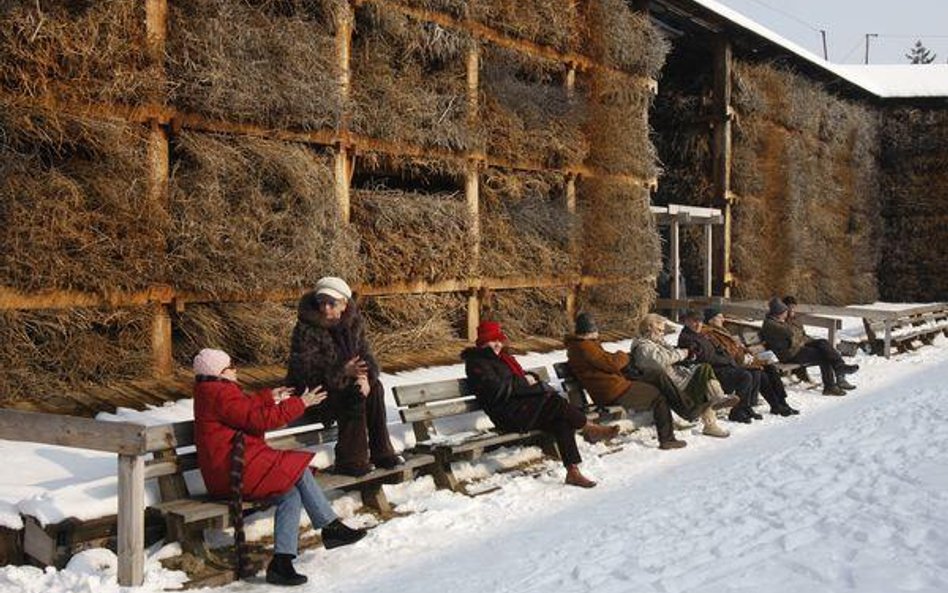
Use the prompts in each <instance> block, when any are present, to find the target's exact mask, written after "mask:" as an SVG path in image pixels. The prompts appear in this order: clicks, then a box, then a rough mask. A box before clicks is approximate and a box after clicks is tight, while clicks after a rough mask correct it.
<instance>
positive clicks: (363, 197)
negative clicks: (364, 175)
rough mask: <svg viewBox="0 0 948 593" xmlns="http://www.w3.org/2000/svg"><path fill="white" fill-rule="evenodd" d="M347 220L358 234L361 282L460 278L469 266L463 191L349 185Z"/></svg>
mask: <svg viewBox="0 0 948 593" xmlns="http://www.w3.org/2000/svg"><path fill="white" fill-rule="evenodd" d="M352 221H353V223H354V224H355V225H356V227H357V228H358V229H359V233H360V235H361V237H362V241H361V252H362V255H363V258H364V260H365V266H366V270H365V278H366V281H367V282H370V283H374V284H387V283H393V282H400V281H407V280H427V281H429V282H434V281H437V280H451V279H455V278H465V277H467V276H468V274H469V272H470V271H471V249H470V225H469V223H468V214H467V204H466V202H465V200H464V193H463V192H460V191H455V192H437V193H423V192H418V191H406V190H401V189H387V188H386V187H384V186H380V187H376V188H369V189H358V190H354V191H353V192H352Z"/></svg>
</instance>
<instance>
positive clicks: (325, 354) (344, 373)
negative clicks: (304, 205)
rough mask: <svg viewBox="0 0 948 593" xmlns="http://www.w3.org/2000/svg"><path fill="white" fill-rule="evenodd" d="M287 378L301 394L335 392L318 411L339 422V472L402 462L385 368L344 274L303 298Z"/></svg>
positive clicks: (356, 473) (328, 279) (321, 282)
mask: <svg viewBox="0 0 948 593" xmlns="http://www.w3.org/2000/svg"><path fill="white" fill-rule="evenodd" d="M286 382H287V384H288V385H290V386H292V387H293V388H294V389H296V392H297V393H302V392H303V391H304V390H305V389H312V388H315V387H317V386H319V385H322V386H324V387H325V388H326V391H327V392H328V395H329V397H328V398H327V400H326V402H325V403H324V404H323V405H321V406H320V407H319V408H317V412H318V416H319V419H321V420H335V421H336V422H338V423H339V437H338V440H337V442H336V462H335V466H334V468H333V471H334V472H336V473H340V474H346V475H352V476H361V475H364V474H367V473H368V472H369V471H371V469H372V466H371V465H370V464H369V462H370V461H371V462H372V463H374V464H375V465H376V466H378V467H382V468H385V469H391V468H394V467H395V466H397V465H399V464H400V463H402V459H401V458H400V457H399V456H398V455H396V454H395V450H394V449H393V448H392V443H391V441H390V440H389V436H388V424H387V422H386V418H385V390H384V389H383V387H382V383H381V382H380V381H379V367H378V364H377V363H376V362H375V357H374V356H373V355H372V350H371V349H370V348H369V343H368V341H367V340H366V338H365V327H364V325H363V322H362V316H361V315H360V314H359V311H358V309H357V308H356V304H355V301H354V300H353V298H352V290H351V289H350V288H349V285H348V284H346V282H345V281H344V280H342V279H341V278H335V277H331V276H327V277H325V278H320V279H319V281H318V282H316V287H315V289H314V290H312V291H311V292H308V293H306V294H305V295H303V297H302V298H301V299H300V303H299V311H298V319H297V322H296V327H294V328H293V338H292V341H291V343H290V362H289V368H288V369H287V373H286Z"/></svg>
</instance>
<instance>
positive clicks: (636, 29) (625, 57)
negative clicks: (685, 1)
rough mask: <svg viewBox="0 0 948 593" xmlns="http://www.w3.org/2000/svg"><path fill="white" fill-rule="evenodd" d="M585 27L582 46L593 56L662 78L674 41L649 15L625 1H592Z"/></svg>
mask: <svg viewBox="0 0 948 593" xmlns="http://www.w3.org/2000/svg"><path fill="white" fill-rule="evenodd" d="M586 27H587V30H586V34H587V39H586V42H585V44H584V47H583V48H582V49H583V50H584V51H585V52H587V53H588V54H589V55H590V56H591V57H592V58H594V59H596V60H597V61H599V62H600V63H602V64H604V65H606V66H609V67H612V68H616V69H619V70H624V71H625V72H629V73H631V74H636V75H639V76H646V77H648V78H654V79H657V78H659V76H660V74H661V71H662V66H664V65H665V56H666V54H668V51H669V49H670V47H671V44H670V43H669V42H668V40H667V39H666V38H665V36H664V35H663V34H662V33H661V31H659V29H658V28H657V27H656V26H655V25H653V24H652V22H651V20H650V19H649V17H648V15H647V14H639V13H635V12H633V11H632V10H631V9H630V8H629V4H628V3H627V2H626V1H625V0H591V1H590V2H588V5H587V7H586Z"/></svg>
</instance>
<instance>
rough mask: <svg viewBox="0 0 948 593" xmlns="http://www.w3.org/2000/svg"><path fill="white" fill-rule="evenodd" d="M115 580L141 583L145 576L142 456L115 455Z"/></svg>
mask: <svg viewBox="0 0 948 593" xmlns="http://www.w3.org/2000/svg"><path fill="white" fill-rule="evenodd" d="M117 539H118V542H117V548H118V583H119V585H121V586H123V587H138V586H141V584H142V582H143V581H144V579H145V458H144V457H143V456H140V455H119V457H118V538H117Z"/></svg>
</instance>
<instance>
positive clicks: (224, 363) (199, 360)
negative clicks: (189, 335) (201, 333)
mask: <svg viewBox="0 0 948 593" xmlns="http://www.w3.org/2000/svg"><path fill="white" fill-rule="evenodd" d="M228 367H230V355H228V354H227V353H226V352H224V351H223V350H214V349H213V348H204V349H203V350H201V351H200V352H198V353H197V356H195V357H194V374H195V375H209V376H211V377H219V376H220V374H221V373H223V372H224V369H226V368H228Z"/></svg>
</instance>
